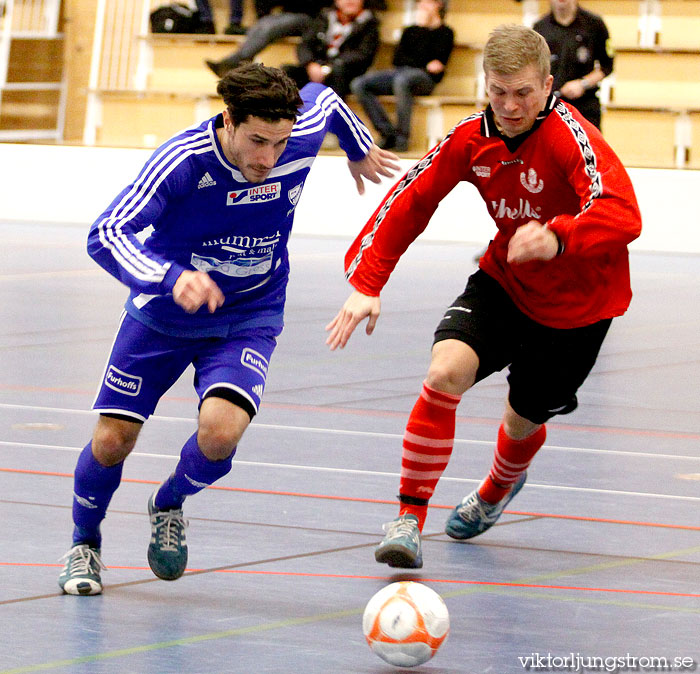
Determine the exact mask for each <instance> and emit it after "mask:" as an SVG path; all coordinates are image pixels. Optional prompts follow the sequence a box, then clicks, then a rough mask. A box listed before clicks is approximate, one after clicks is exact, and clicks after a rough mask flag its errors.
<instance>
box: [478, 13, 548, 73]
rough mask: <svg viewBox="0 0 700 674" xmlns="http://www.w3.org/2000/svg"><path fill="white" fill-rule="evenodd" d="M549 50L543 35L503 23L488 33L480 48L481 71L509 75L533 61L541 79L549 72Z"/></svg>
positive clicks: (530, 29)
mask: <svg viewBox="0 0 700 674" xmlns="http://www.w3.org/2000/svg"><path fill="white" fill-rule="evenodd" d="M550 58H551V57H550V52H549V47H548V46H547V42H546V41H545V39H544V38H543V37H542V36H541V35H540V34H539V33H537V32H535V31H534V30H532V28H528V27H527V26H521V25H517V24H504V25H502V26H498V27H497V28H495V29H494V30H493V31H492V32H491V34H490V35H489V39H488V40H487V42H486V47H485V48H484V72H485V73H486V74H487V75H488V73H489V72H496V73H499V74H501V75H512V74H513V73H516V72H518V71H519V70H522V69H523V68H525V67H526V66H529V65H534V66H535V67H536V68H537V70H538V72H539V74H540V76H541V77H542V81H544V80H545V79H546V78H547V76H548V75H549V72H550Z"/></svg>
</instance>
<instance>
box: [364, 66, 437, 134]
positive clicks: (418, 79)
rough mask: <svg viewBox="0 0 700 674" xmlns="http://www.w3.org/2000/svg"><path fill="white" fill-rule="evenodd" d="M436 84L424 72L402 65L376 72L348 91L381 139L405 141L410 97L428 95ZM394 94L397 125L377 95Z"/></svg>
mask: <svg viewBox="0 0 700 674" xmlns="http://www.w3.org/2000/svg"><path fill="white" fill-rule="evenodd" d="M434 88H435V82H434V81H433V79H432V78H431V77H430V75H429V74H428V72H427V71H425V70H422V69H420V68H409V67H404V66H401V67H399V68H393V69H392V70H375V71H372V72H369V73H366V74H364V75H361V76H360V77H356V78H355V79H354V80H353V81H352V82H351V83H350V90H351V91H352V93H353V94H355V96H357V100H358V101H359V102H360V105H362V107H363V109H364V111H365V112H366V113H367V116H368V117H369V118H370V120H371V122H372V125H373V126H374V128H375V129H376V130H377V131H378V132H379V133H381V134H382V135H383V136H388V137H391V136H396V137H397V138H404V139H406V140H408V138H409V136H410V135H411V114H412V112H413V97H414V96H428V95H429V94H431V93H432V92H433V89H434ZM391 94H393V95H394V97H395V98H396V125H394V124H392V123H391V120H390V119H389V116H388V115H387V113H386V110H384V108H383V106H382V104H381V103H380V102H379V100H378V99H377V96H386V95H391Z"/></svg>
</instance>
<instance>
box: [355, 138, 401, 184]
mask: <svg viewBox="0 0 700 674" xmlns="http://www.w3.org/2000/svg"><path fill="white" fill-rule="evenodd" d="M398 161H399V158H398V157H397V156H396V155H395V154H394V153H393V152H389V151H388V150H382V149H380V148H379V147H377V146H376V145H372V147H371V148H370V150H369V152H368V153H367V154H366V155H365V156H364V158H362V159H360V160H359V161H350V160H348V168H349V169H350V173H351V174H352V177H353V178H354V179H355V185H356V186H357V192H358V194H364V193H365V183H364V182H363V180H362V179H363V178H367V180H369V181H370V182H373V183H380V182H381V181H382V179H381V177H380V176H384V177H386V178H391V177H392V176H393V175H394V174H395V173H396V172H397V171H398V170H399V169H400V168H401V167H400V166H399V164H398Z"/></svg>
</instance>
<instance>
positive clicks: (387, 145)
mask: <svg viewBox="0 0 700 674" xmlns="http://www.w3.org/2000/svg"><path fill="white" fill-rule="evenodd" d="M377 146H378V147H379V148H380V149H382V150H392V149H393V148H395V147H396V136H382V137H381V138H380V139H379V141H378V142H377Z"/></svg>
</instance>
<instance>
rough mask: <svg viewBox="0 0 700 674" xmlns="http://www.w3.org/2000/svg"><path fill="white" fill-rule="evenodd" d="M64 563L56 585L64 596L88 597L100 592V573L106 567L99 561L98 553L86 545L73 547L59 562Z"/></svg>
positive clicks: (95, 549)
mask: <svg viewBox="0 0 700 674" xmlns="http://www.w3.org/2000/svg"><path fill="white" fill-rule="evenodd" d="M64 560H65V562H66V564H65V566H64V567H63V571H62V572H61V575H60V576H59V577H58V585H59V586H60V588H61V589H62V590H63V591H64V592H65V593H66V594H75V595H90V594H100V593H101V592H102V579H101V578H100V571H102V569H106V568H107V567H106V566H105V565H104V564H103V563H102V559H100V551H99V550H98V549H97V548H93V547H90V546H89V545H88V544H87V543H80V544H78V545H74V546H73V547H72V548H71V549H70V550H69V551H68V552H66V554H65V555H63V557H61V561H64Z"/></svg>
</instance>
